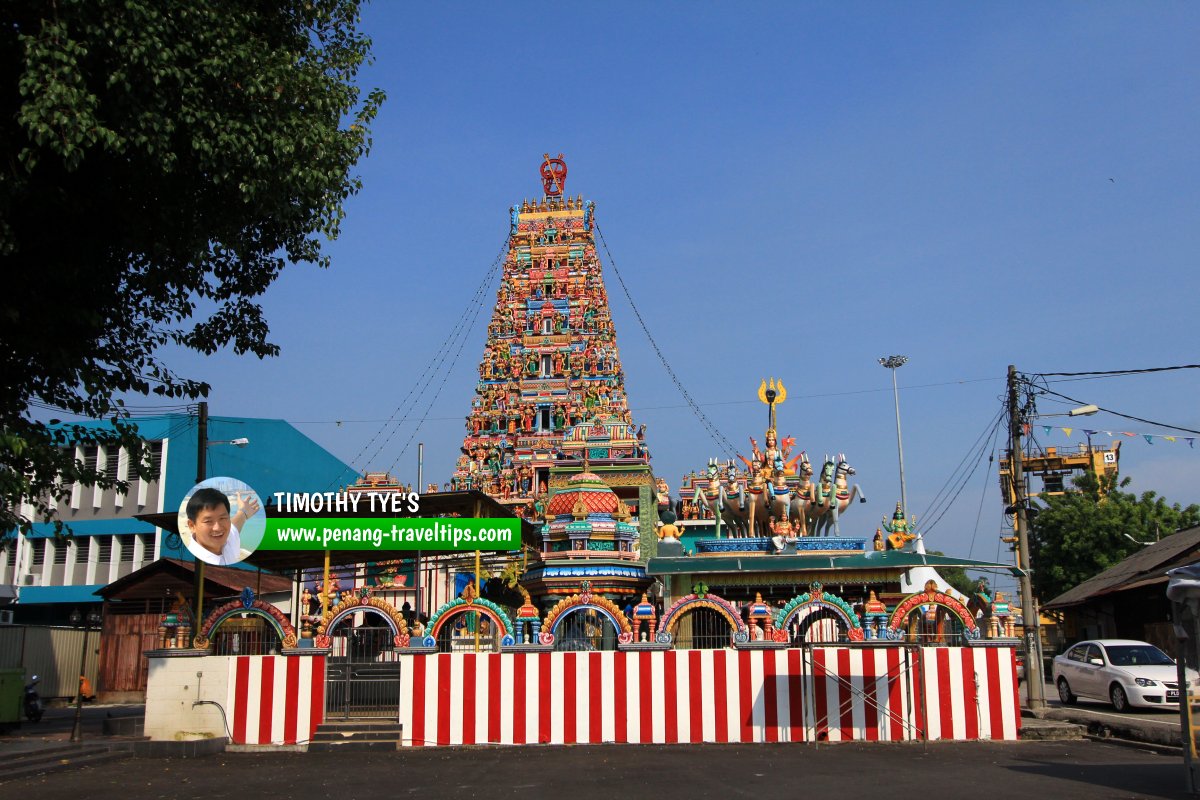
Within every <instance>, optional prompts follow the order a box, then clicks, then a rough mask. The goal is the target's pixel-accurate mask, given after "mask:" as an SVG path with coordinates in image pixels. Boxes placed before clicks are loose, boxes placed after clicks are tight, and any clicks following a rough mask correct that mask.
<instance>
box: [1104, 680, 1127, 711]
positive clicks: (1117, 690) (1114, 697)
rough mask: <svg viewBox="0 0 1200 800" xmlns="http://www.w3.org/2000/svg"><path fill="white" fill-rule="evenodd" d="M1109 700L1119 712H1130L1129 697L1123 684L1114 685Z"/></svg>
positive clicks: (1109, 692)
mask: <svg viewBox="0 0 1200 800" xmlns="http://www.w3.org/2000/svg"><path fill="white" fill-rule="evenodd" d="M1108 699H1109V700H1111V701H1112V704H1113V708H1115V709H1116V710H1117V711H1128V710H1129V697H1128V695H1126V694H1125V689H1124V688H1122V686H1121V684H1119V683H1114V684H1113V685H1112V688H1111V689H1109V690H1108Z"/></svg>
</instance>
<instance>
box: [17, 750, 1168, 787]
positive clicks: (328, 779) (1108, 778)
mask: <svg viewBox="0 0 1200 800" xmlns="http://www.w3.org/2000/svg"><path fill="white" fill-rule="evenodd" d="M1183 787H1184V772H1183V765H1182V761H1181V760H1180V759H1179V758H1177V757H1167V756H1161V755H1155V754H1153V753H1148V752H1143V751H1141V750H1137V749H1133V748H1130V747H1123V746H1117V745H1111V744H1104V743H1099V742H1092V741H1081V742H1012V743H983V742H964V743H941V744H938V743H934V744H929V745H927V746H923V745H920V744H904V745H895V744H893V745H889V744H840V745H823V746H812V745H698V746H644V745H640V746H632V745H631V746H615V745H614V746H600V747H521V748H495V747H489V748H440V749H430V750H411V749H410V750H405V751H402V752H399V753H395V754H392V753H386V754H384V753H365V754H353V755H351V754H344V755H343V754H300V753H275V754H229V753H227V754H224V755H219V756H210V757H208V758H200V759H192V760H182V759H129V760H125V761H120V762H114V763H109V764H101V765H98V766H95V767H80V768H78V769H74V770H68V771H64V772H58V773H51V774H47V775H43V776H40V777H36V778H25V779H19V780H15V781H11V782H7V783H4V784H3V793H4V794H5V796H7V797H14V798H15V797H25V796H28V797H38V798H43V797H44V798H57V797H70V798H80V797H86V798H88V800H109V799H111V800H130V799H131V798H180V799H181V800H183V799H185V798H204V800H220V799H221V798H237V799H238V800H245V798H252V797H259V796H261V797H272V798H305V799H307V798H324V797H337V798H347V797H349V798H353V797H376V796H378V797H391V798H394V797H462V798H472V797H478V798H488V799H489V800H491V799H492V798H510V797H511V798H522V799H523V800H528V798H541V797H550V798H554V797H556V796H557V797H568V798H570V800H587V798H603V800H611V799H612V798H613V797H614V796H621V795H627V796H633V797H653V798H655V799H656V800H695V798H698V797H718V798H730V797H747V798H754V800H772V798H786V799H787V800H796V798H800V797H834V798H836V797H859V796H862V797H867V796H870V797H887V798H889V800H892V799H895V800H903V799H904V798H921V799H922V800H925V799H926V798H929V797H945V796H959V795H964V794H970V795H974V794H979V793H982V794H983V795H985V796H987V797H1002V798H1004V797H1018V796H1021V795H1026V796H1029V797H1038V798H1054V800H1060V799H1061V800H1071V799H1072V798H1079V799H1080V800H1099V799H1100V798H1143V797H1145V798H1182V797H1185V796H1187V795H1185V793H1184V791H1183Z"/></svg>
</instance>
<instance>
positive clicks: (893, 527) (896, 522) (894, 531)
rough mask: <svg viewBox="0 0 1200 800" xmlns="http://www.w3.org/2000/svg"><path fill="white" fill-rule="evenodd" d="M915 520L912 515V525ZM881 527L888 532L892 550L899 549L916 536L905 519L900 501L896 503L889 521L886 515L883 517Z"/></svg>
mask: <svg viewBox="0 0 1200 800" xmlns="http://www.w3.org/2000/svg"><path fill="white" fill-rule="evenodd" d="M916 521H917V519H916V517H913V520H912V522H913V524H914V525H915V524H916ZM883 529H884V530H886V531H887V533H888V537H887V540H888V544H889V545H890V546H891V549H893V550H899V549H901V548H902V547H904V545H906V544H908V543H909V542H911V541H912V540H913V539H916V538H917V534H916V532H915V531H913V530H911V529H910V526H909V521H908V520H907V519H905V516H904V509H903V508H902V507H901V505H900V503H896V511H895V512H894V513H893V514H892V521H891V522H888V520H887V518H886V517H885V518H884V519H883Z"/></svg>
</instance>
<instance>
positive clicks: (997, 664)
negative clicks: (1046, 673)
mask: <svg viewBox="0 0 1200 800" xmlns="http://www.w3.org/2000/svg"><path fill="white" fill-rule="evenodd" d="M914 653H916V658H917V660H918V670H917V679H918V684H917V685H918V688H922V684H921V682H920V681H921V679H922V678H923V679H924V680H923V689H924V692H923V694H918V695H917V697H918V699H920V698H922V697H923V698H924V701H925V708H924V709H922V708H920V706H919V705H918V707H917V708H915V709H914V711H915V712H916V715H917V716H916V719H917V721H918V723H919V724H920V725H921V727H922V728H923V729H924V730H927V731H928V737H929V738H930V739H1016V738H1017V736H1018V734H1019V733H1020V730H1021V699H1020V694H1019V693H1018V690H1017V670H1016V659H1015V653H1014V651H1013V649H1012V648H1008V647H1000V648H996V647H919V648H914Z"/></svg>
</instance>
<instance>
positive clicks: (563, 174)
mask: <svg viewBox="0 0 1200 800" xmlns="http://www.w3.org/2000/svg"><path fill="white" fill-rule="evenodd" d="M545 155H546V160H545V161H543V162H542V188H543V189H545V190H546V196H547V197H561V196H562V193H563V187H564V186H565V185H566V183H567V162H565V161H563V154H562V153H559V154H558V158H551V157H550V154H549V153H546V154H545Z"/></svg>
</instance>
